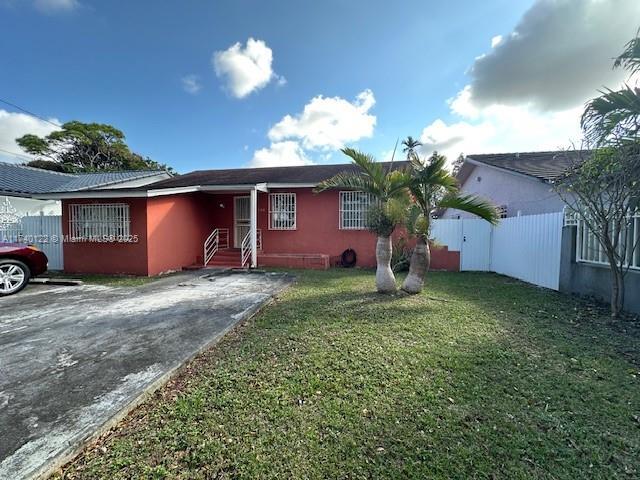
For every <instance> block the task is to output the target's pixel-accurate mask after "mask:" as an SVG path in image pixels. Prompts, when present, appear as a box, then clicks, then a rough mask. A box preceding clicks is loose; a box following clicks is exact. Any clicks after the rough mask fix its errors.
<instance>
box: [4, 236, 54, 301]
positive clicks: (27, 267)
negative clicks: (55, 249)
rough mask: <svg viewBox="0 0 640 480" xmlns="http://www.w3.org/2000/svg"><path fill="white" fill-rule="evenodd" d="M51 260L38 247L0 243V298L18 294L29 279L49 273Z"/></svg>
mask: <svg viewBox="0 0 640 480" xmlns="http://www.w3.org/2000/svg"><path fill="white" fill-rule="evenodd" d="M48 262H49V259H48V258H47V256H46V255H45V254H44V253H43V252H42V251H41V250H40V249H38V248H37V247H34V246H31V245H24V244H21V243H0V297H4V296H5V295H11V294H13V293H18V292H19V291H20V290H22V289H23V288H24V287H26V286H27V283H29V279H30V278H33V277H35V276H36V275H40V274H41V273H44V272H46V271H47V263H48Z"/></svg>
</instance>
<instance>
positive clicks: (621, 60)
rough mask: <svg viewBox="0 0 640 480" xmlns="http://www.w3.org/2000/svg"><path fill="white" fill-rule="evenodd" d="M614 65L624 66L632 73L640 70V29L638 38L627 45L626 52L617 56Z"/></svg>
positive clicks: (617, 66) (615, 66)
mask: <svg viewBox="0 0 640 480" xmlns="http://www.w3.org/2000/svg"><path fill="white" fill-rule="evenodd" d="M613 67H614V68H624V69H625V70H628V71H629V72H630V73H631V75H634V74H636V73H639V72H640V30H639V31H638V33H637V34H636V38H634V39H633V40H631V41H630V42H628V43H627V44H626V45H625V48H624V52H622V53H621V54H620V56H619V57H618V58H616V60H615V62H614V63H613Z"/></svg>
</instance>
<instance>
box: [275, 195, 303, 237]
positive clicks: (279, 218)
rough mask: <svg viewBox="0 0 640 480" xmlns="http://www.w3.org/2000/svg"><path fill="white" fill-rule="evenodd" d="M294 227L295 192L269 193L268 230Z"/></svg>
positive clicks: (293, 228)
mask: <svg viewBox="0 0 640 480" xmlns="http://www.w3.org/2000/svg"><path fill="white" fill-rule="evenodd" d="M295 229H296V194H295V193H270V194H269V230H295Z"/></svg>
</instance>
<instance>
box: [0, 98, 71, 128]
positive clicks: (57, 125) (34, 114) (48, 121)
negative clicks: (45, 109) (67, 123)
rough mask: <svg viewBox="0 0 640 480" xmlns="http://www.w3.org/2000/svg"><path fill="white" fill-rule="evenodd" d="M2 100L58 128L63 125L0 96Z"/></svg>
mask: <svg viewBox="0 0 640 480" xmlns="http://www.w3.org/2000/svg"><path fill="white" fill-rule="evenodd" d="M0 102H1V103H4V104H5V105H9V106H10V107H13V108H17V109H18V110H20V111H22V112H24V113H26V114H27V115H31V116H32V117H35V118H38V119H40V120H42V121H43V122H47V123H49V124H51V125H53V126H54V127H58V128H61V127H62V125H60V124H58V123H55V122H52V121H51V120H47V119H46V118H44V117H41V116H40V115H38V114H36V113H33V112H30V111H29V110H27V109H26V108H22V107H21V106H19V105H16V104H15V103H11V102H9V101H7V100H3V99H2V98H0Z"/></svg>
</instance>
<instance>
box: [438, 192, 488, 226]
mask: <svg viewBox="0 0 640 480" xmlns="http://www.w3.org/2000/svg"><path fill="white" fill-rule="evenodd" d="M438 208H454V209H456V210H462V211H463V212H468V213H471V214H473V215H477V216H478V217H480V218H483V219H484V220H486V221H487V222H489V223H491V224H493V225H495V224H497V223H498V221H499V220H500V217H499V215H498V211H497V210H496V207H495V206H494V205H493V204H492V203H490V202H488V201H486V200H483V199H482V198H480V197H476V196H475V195H461V194H457V193H451V194H448V195H445V196H444V197H443V198H442V199H441V200H440V201H439V202H438Z"/></svg>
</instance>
